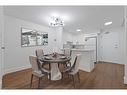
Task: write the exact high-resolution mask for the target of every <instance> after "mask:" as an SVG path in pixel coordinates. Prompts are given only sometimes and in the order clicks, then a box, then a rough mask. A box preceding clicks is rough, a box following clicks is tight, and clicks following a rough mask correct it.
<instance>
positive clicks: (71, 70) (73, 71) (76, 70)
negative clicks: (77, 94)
mask: <svg viewBox="0 0 127 95" xmlns="http://www.w3.org/2000/svg"><path fill="white" fill-rule="evenodd" d="M80 60H81V54H77V55H76V57H75V60H74V64H73V65H72V67H66V68H65V69H64V70H63V71H62V77H63V75H64V73H66V74H68V76H71V77H72V79H73V85H74V88H75V87H76V85H75V75H77V78H78V81H79V83H80V75H79V64H80Z"/></svg>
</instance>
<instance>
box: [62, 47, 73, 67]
mask: <svg viewBox="0 0 127 95" xmlns="http://www.w3.org/2000/svg"><path fill="white" fill-rule="evenodd" d="M64 55H65V56H67V57H68V56H69V57H71V50H70V49H69V48H65V49H64ZM66 66H71V63H70V62H66Z"/></svg>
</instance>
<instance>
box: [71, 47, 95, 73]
mask: <svg viewBox="0 0 127 95" xmlns="http://www.w3.org/2000/svg"><path fill="white" fill-rule="evenodd" d="M76 54H81V61H80V64H79V69H80V70H83V71H86V72H91V71H92V70H93V69H94V62H95V61H96V60H95V56H94V50H90V49H71V57H72V60H71V63H72V64H73V63H74V59H75V56H76Z"/></svg>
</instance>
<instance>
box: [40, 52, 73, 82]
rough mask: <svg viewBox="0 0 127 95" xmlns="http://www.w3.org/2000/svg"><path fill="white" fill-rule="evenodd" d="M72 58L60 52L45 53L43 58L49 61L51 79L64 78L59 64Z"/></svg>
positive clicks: (44, 60)
mask: <svg viewBox="0 0 127 95" xmlns="http://www.w3.org/2000/svg"><path fill="white" fill-rule="evenodd" d="M70 60H71V57H69V56H65V55H64V54H58V53H54V54H47V55H44V57H43V59H42V61H43V62H45V63H49V66H50V72H51V80H60V79H61V78H62V74H61V72H60V69H59V66H58V65H59V64H66V62H69V61H70Z"/></svg>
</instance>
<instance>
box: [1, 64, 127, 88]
mask: <svg viewBox="0 0 127 95" xmlns="http://www.w3.org/2000/svg"><path fill="white" fill-rule="evenodd" d="M123 76H124V66H123V65H119V64H111V63H97V64H95V69H94V70H93V71H92V72H90V73H89V72H84V71H80V84H78V82H77V84H76V89H127V85H125V84H123ZM30 78H31V69H27V70H23V71H19V72H15V73H10V74H7V75H5V76H4V77H3V89H30ZM37 82H38V80H37V78H36V77H34V80H33V86H32V88H34V89H36V88H37V87H38V86H37ZM41 88H42V89H74V87H73V83H72V80H71V79H70V78H68V77H67V76H65V77H64V79H63V81H62V82H61V80H59V81H48V80H47V79H46V78H43V79H42V81H41Z"/></svg>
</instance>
